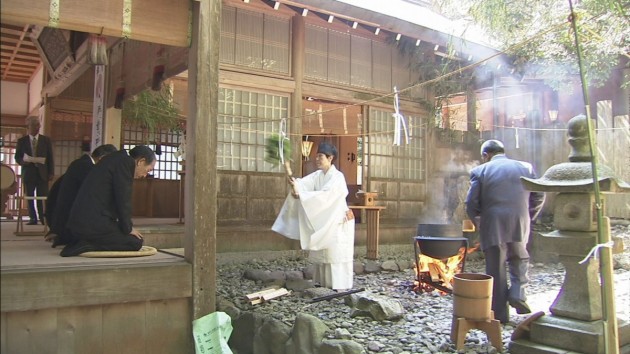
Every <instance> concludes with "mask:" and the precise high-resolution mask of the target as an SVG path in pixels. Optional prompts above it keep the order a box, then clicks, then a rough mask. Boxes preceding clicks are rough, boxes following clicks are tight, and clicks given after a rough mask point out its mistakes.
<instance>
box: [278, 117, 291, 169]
mask: <svg viewBox="0 0 630 354" xmlns="http://www.w3.org/2000/svg"><path fill="white" fill-rule="evenodd" d="M278 137H279V139H278V156H280V164H282V165H284V141H285V140H289V138H288V137H287V119H286V118H282V119H280V127H279V128H278Z"/></svg>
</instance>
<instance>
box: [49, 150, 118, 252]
mask: <svg viewBox="0 0 630 354" xmlns="http://www.w3.org/2000/svg"><path fill="white" fill-rule="evenodd" d="M116 151H118V149H116V147H115V146H114V145H112V144H106V145H101V146H99V147H97V148H96V149H94V151H93V152H92V155H88V154H84V155H83V156H81V157H79V158H78V159H76V160H74V161H72V163H71V164H70V166H68V169H67V170H66V173H65V174H63V175H62V176H60V177H59V178H58V179H57V181H55V183H54V184H53V186H52V187H51V188H50V195H49V196H48V200H47V203H46V214H47V215H48V216H49V217H50V219H49V220H48V224H49V226H50V233H49V234H48V235H46V240H47V241H53V245H52V247H53V248H54V247H56V246H58V245H66V244H68V242H69V240H70V236H69V235H68V233H67V232H66V223H67V222H68V217H69V216H70V209H71V208H72V204H74V200H75V199H76V197H77V194H78V193H79V188H81V184H83V181H84V180H85V178H86V177H87V175H88V174H89V173H90V171H92V168H93V167H94V165H95V164H96V163H98V162H99V161H100V160H101V159H102V158H103V157H105V156H107V155H109V154H111V153H113V152H116ZM55 191H58V192H57V193H55ZM53 197H54V198H53Z"/></svg>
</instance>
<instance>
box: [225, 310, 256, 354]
mask: <svg viewBox="0 0 630 354" xmlns="http://www.w3.org/2000/svg"><path fill="white" fill-rule="evenodd" d="M263 321H264V316H263V315H261V314H257V313H253V312H244V313H242V314H241V315H240V316H239V317H238V318H237V319H235V320H234V319H233V320H232V328H233V329H232V335H231V336H230V339H229V340H228V345H229V346H230V348H232V349H234V350H235V351H236V352H238V353H241V354H246V353H253V352H254V335H255V333H256V329H257V328H258V327H260V326H261V325H262V323H263Z"/></svg>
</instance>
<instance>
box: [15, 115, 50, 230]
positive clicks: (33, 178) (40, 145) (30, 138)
mask: <svg viewBox="0 0 630 354" xmlns="http://www.w3.org/2000/svg"><path fill="white" fill-rule="evenodd" d="M26 124H27V127H28V135H25V136H23V137H21V138H20V139H18V141H17V146H16V149H15V161H17V163H18V164H19V165H20V166H22V182H23V185H24V189H25V195H26V196H27V197H33V196H35V194H37V196H38V197H45V196H47V195H48V182H49V181H51V180H52V179H53V176H54V175H55V165H54V162H53V150H52V143H51V141H50V138H49V137H47V136H44V135H41V134H39V130H40V128H41V123H40V122H39V118H38V117H28V118H27V120H26ZM28 215H29V217H30V221H29V222H28V225H36V224H37V219H38V218H37V216H38V215H39V220H40V221H41V223H42V224H44V203H43V201H41V200H38V201H37V211H36V210H35V201H34V200H29V201H28Z"/></svg>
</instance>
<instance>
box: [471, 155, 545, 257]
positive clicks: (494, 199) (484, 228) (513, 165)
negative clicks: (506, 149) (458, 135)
mask: <svg viewBox="0 0 630 354" xmlns="http://www.w3.org/2000/svg"><path fill="white" fill-rule="evenodd" d="M521 177H529V178H536V174H535V172H534V169H533V167H532V165H531V164H529V163H527V162H522V161H517V160H512V159H508V158H507V157H506V156H505V155H496V156H494V157H493V158H492V160H490V161H489V162H487V163H485V164H483V165H480V166H477V167H475V168H474V169H472V171H471V172H470V189H469V190H468V195H467V196H466V212H467V213H468V216H469V217H470V218H471V220H475V218H476V217H477V216H479V217H480V219H481V220H480V224H479V225H477V227H478V229H479V235H480V239H481V249H482V250H485V249H487V248H489V247H492V246H497V245H499V244H501V243H508V242H525V243H526V242H527V241H528V239H529V232H530V223H531V221H532V220H533V219H535V218H536V216H538V213H539V212H540V210H541V209H542V205H543V202H544V199H545V195H544V193H538V192H530V191H527V190H525V188H524V187H523V185H522V183H521Z"/></svg>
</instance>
